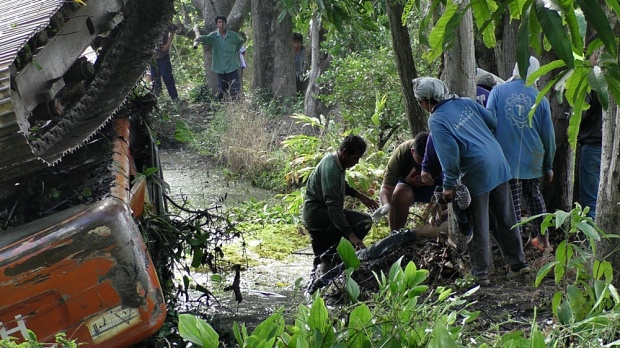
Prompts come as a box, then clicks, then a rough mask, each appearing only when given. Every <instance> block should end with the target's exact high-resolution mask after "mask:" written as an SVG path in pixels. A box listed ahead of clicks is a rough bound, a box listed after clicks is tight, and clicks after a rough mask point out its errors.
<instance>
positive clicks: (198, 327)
mask: <svg viewBox="0 0 620 348" xmlns="http://www.w3.org/2000/svg"><path fill="white" fill-rule="evenodd" d="M179 335H181V337H183V338H184V339H186V340H188V341H190V342H192V343H194V344H197V345H200V346H202V347H205V348H217V347H218V346H219V335H218V334H217V332H215V330H213V328H212V327H211V325H209V324H208V323H207V322H206V321H204V320H202V319H200V318H197V317H195V316H193V315H191V314H180V315H179Z"/></svg>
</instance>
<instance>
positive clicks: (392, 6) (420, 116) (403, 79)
mask: <svg viewBox="0 0 620 348" xmlns="http://www.w3.org/2000/svg"><path fill="white" fill-rule="evenodd" d="M385 4H386V7H387V16H388V20H389V23H390V34H391V37H392V47H393V48H394V53H395V54H394V56H395V57H396V66H397V68H398V77H399V78H400V85H401V88H402V91H403V96H404V99H405V112H406V113H407V121H408V122H409V132H410V134H411V137H412V138H413V137H415V135H416V134H418V133H419V132H420V131H422V130H425V129H426V128H427V126H426V112H425V111H424V110H422V108H421V107H420V106H419V105H418V102H417V101H416V99H415V97H414V95H413V91H412V87H413V85H412V83H411V81H412V80H413V79H414V78H416V77H418V71H417V69H416V66H415V61H414V60H413V52H412V49H411V38H410V36H409V30H408V29H407V26H406V25H404V24H403V20H402V17H403V10H404V3H403V2H402V1H400V0H385Z"/></svg>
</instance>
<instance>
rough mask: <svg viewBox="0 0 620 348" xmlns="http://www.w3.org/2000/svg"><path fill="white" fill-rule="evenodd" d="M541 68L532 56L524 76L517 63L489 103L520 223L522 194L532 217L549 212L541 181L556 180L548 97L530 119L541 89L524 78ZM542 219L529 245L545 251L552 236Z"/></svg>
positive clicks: (490, 97)
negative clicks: (506, 80)
mask: <svg viewBox="0 0 620 348" xmlns="http://www.w3.org/2000/svg"><path fill="white" fill-rule="evenodd" d="M539 67H540V64H539V63H538V60H537V59H536V58H534V57H530V60H529V67H528V69H527V76H526V78H525V79H523V78H521V76H520V74H519V67H518V64H517V65H515V68H514V71H513V76H512V78H511V79H510V80H509V81H508V82H506V83H504V84H501V85H498V86H495V87H494V88H493V89H492V90H491V93H490V94H489V100H488V102H487V108H488V109H489V110H491V111H494V112H495V115H496V116H497V129H496V130H495V137H496V139H497V141H498V142H499V144H500V146H501V147H502V150H503V152H504V155H505V156H506V160H507V161H508V165H510V171H511V174H512V178H511V180H510V189H511V190H512V199H513V201H514V203H513V204H514V207H515V214H516V215H517V221H518V222H521V197H523V198H524V199H525V203H526V204H527V210H528V215H529V216H535V215H539V214H543V213H546V212H547V208H546V206H545V200H544V198H543V196H542V193H541V192H540V181H541V178H542V177H543V176H544V177H545V180H546V181H547V182H550V181H551V180H553V158H554V156H555V130H554V129H553V121H552V120H551V108H550V106H549V101H548V100H547V98H544V97H543V99H542V100H541V101H540V104H538V106H537V107H536V111H535V112H534V116H533V117H532V120H531V122H530V118H529V113H530V110H531V109H532V107H533V106H534V105H535V103H536V97H537V96H538V89H536V87H534V86H527V85H526V84H525V81H526V79H527V77H529V76H530V75H531V74H532V73H534V71H536V70H538V68H539ZM542 220H543V218H542V217H540V218H537V219H536V220H534V221H533V223H532V236H531V240H530V244H531V245H532V246H533V247H535V248H537V249H539V250H541V251H544V250H546V249H547V248H549V235H548V234H545V235H544V236H543V235H541V233H540V224H541V223H542Z"/></svg>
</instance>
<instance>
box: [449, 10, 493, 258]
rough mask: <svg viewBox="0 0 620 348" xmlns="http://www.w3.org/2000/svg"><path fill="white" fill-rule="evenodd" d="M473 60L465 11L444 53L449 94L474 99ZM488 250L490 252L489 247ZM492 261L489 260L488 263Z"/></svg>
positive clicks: (452, 224)
mask: <svg viewBox="0 0 620 348" xmlns="http://www.w3.org/2000/svg"><path fill="white" fill-rule="evenodd" d="M468 5H469V1H468V0H465V1H463V3H462V4H461V9H463V8H465V7H466V6H468ZM474 59H475V57H474V37H473V20H472V16H471V10H467V12H466V13H465V14H464V15H463V18H462V20H461V23H460V24H459V27H458V33H457V38H456V40H455V42H454V44H453V46H452V48H450V49H449V50H447V51H446V52H445V53H444V72H443V74H444V80H445V81H446V84H447V85H448V89H449V90H450V93H456V94H458V95H460V96H463V97H470V98H474V97H475V95H476V73H475V62H474ZM448 212H449V213H448V221H449V230H448V233H449V235H450V238H451V239H452V240H453V241H455V243H457V245H458V246H459V248H462V249H463V250H467V246H466V245H465V241H466V238H464V236H463V235H462V234H461V233H460V232H459V230H458V223H457V220H456V215H454V212H453V210H452V207H450V208H449V209H448ZM489 250H491V247H490V246H489ZM492 261H493V260H492V258H491V259H490V260H489V262H492ZM490 269H492V267H491V268H490Z"/></svg>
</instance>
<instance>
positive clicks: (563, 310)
mask: <svg viewBox="0 0 620 348" xmlns="http://www.w3.org/2000/svg"><path fill="white" fill-rule="evenodd" d="M557 316H558V319H559V320H560V323H561V324H563V325H567V324H570V323H572V322H573V320H574V316H573V311H572V310H571V307H570V305H569V304H568V302H566V301H564V302H562V303H561V304H560V305H559V306H558V310H557Z"/></svg>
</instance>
